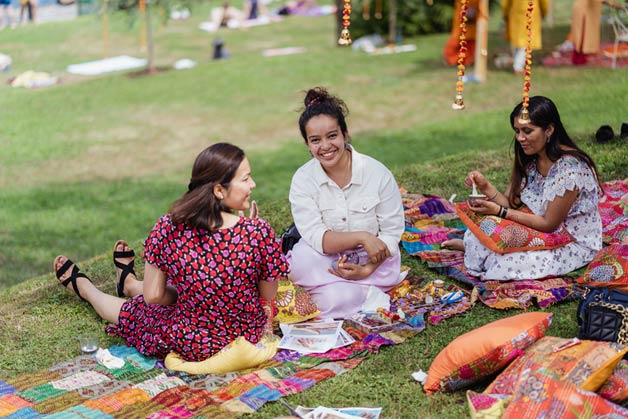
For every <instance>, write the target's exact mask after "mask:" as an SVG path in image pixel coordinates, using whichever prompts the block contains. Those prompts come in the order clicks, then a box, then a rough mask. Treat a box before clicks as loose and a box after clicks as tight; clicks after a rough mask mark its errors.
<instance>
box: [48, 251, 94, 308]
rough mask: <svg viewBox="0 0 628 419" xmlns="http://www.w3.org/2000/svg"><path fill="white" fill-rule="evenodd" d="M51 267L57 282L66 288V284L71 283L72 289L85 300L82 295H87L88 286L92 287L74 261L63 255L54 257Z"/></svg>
mask: <svg viewBox="0 0 628 419" xmlns="http://www.w3.org/2000/svg"><path fill="white" fill-rule="evenodd" d="M52 268H53V270H54V272H55V276H56V277H57V279H59V284H61V285H62V286H64V287H66V288H68V285H72V290H73V291H74V293H75V294H76V295H78V296H79V298H81V299H82V300H85V298H84V297H83V295H87V294H88V292H89V290H90V288H93V287H94V285H93V284H92V281H91V280H90V279H89V278H88V277H87V275H85V274H84V273H83V272H81V271H80V270H79V268H78V266H76V264H75V263H74V262H72V261H71V260H70V259H68V258H67V257H65V256H63V255H59V256H57V257H56V258H55V260H54V262H53V264H52ZM86 301H87V300H86Z"/></svg>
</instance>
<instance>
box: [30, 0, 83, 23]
mask: <svg viewBox="0 0 628 419" xmlns="http://www.w3.org/2000/svg"><path fill="white" fill-rule="evenodd" d="M77 16H78V6H77V4H76V3H74V4H71V5H69V6H60V5H58V4H51V5H47V6H40V7H38V8H37V21H38V22H39V23H43V22H51V21H56V20H71V19H74V18H75V17H77Z"/></svg>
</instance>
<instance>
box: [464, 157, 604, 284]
mask: <svg viewBox="0 0 628 419" xmlns="http://www.w3.org/2000/svg"><path fill="white" fill-rule="evenodd" d="M524 186H525V187H524V188H523V190H522V191H521V201H522V202H523V204H524V205H525V206H527V207H528V208H529V209H530V210H531V211H532V212H533V213H534V214H538V215H544V214H545V212H546V210H547V206H548V204H549V203H550V202H551V201H553V200H554V198H556V197H557V196H562V195H564V194H565V192H566V191H568V190H574V189H576V188H577V189H578V197H577V198H576V201H575V202H574V204H573V205H572V207H571V208H570V210H569V212H568V214H567V218H565V220H564V222H563V227H564V228H565V229H566V230H567V232H568V233H569V234H570V235H571V236H572V237H573V239H574V241H573V242H571V243H569V244H567V245H565V246H562V247H559V248H556V249H551V250H535V251H525V252H514V253H508V254H503V255H502V254H499V253H496V252H493V251H491V250H490V249H488V248H487V247H486V246H484V245H483V244H482V243H481V242H480V241H479V240H478V239H477V238H476V237H475V235H474V234H473V233H471V232H470V231H469V230H467V232H466V233H465V236H464V243H465V266H466V267H467V272H468V273H469V274H471V275H473V276H476V277H479V278H480V279H484V280H517V279H539V278H544V277H548V276H560V275H564V274H567V273H569V272H571V271H573V270H575V269H577V268H579V267H581V266H584V265H586V264H587V263H588V262H590V261H591V260H592V259H593V257H594V256H595V254H596V252H597V251H598V250H600V248H601V247H602V221H601V218H600V213H599V210H598V201H599V192H600V191H599V186H598V184H597V181H596V180H595V176H594V175H593V173H592V172H591V169H590V168H589V167H588V166H587V165H586V163H585V162H583V161H581V160H578V159H577V158H575V157H573V156H563V157H561V158H560V159H558V160H557V161H556V162H555V163H554V165H553V166H552V167H551V168H550V170H549V172H548V174H547V176H546V177H543V176H542V175H541V174H540V173H539V172H538V170H537V168H536V165H535V164H531V165H530V167H529V168H528V175H527V182H524Z"/></svg>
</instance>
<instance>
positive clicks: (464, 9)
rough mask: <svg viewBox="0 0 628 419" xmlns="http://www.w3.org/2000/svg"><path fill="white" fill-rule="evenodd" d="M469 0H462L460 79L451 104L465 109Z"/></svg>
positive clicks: (453, 107) (459, 53) (459, 51)
mask: <svg viewBox="0 0 628 419" xmlns="http://www.w3.org/2000/svg"><path fill="white" fill-rule="evenodd" d="M468 8H469V5H468V4H467V0H461V1H460V48H459V50H458V81H457V82H456V98H455V99H454V103H452V104H451V107H452V109H454V110H461V109H464V100H463V98H462V91H463V90H464V72H465V65H464V62H465V58H466V57H467V20H468V19H467V9H468Z"/></svg>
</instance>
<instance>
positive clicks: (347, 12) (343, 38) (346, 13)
mask: <svg viewBox="0 0 628 419" xmlns="http://www.w3.org/2000/svg"><path fill="white" fill-rule="evenodd" d="M344 2H345V5H344V9H343V10H342V26H344V28H342V31H341V32H340V39H338V45H341V46H347V45H351V42H352V41H351V34H350V33H349V26H351V0H344Z"/></svg>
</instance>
